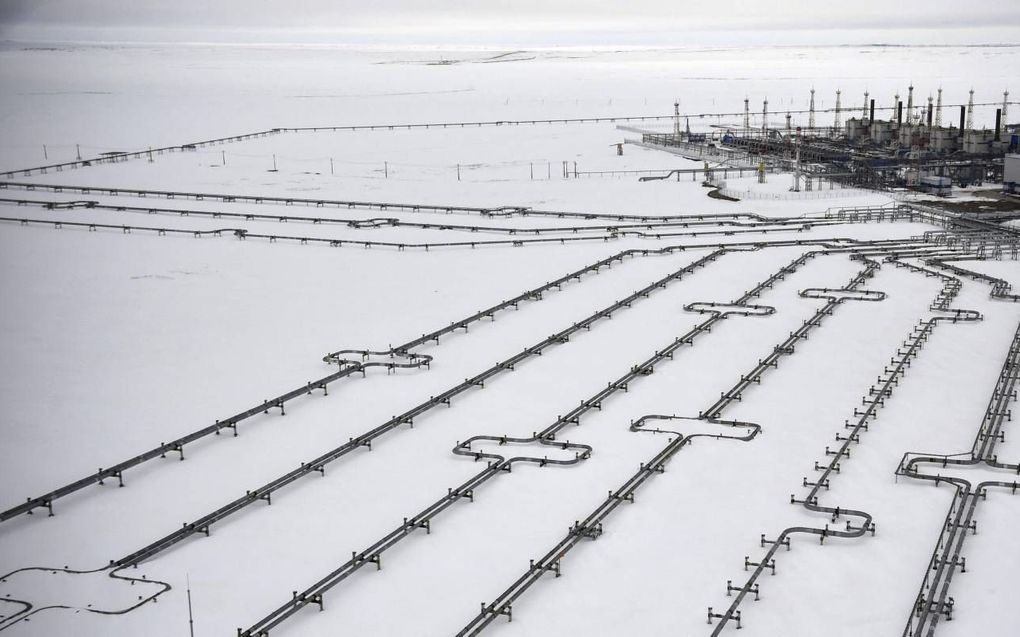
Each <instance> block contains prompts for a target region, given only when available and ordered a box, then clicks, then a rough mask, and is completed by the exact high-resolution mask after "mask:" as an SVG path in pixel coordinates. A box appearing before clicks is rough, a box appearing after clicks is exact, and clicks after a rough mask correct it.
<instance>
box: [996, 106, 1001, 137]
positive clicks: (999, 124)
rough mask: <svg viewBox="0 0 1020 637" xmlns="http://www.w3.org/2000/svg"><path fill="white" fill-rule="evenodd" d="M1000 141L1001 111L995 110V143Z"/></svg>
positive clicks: (999, 109)
mask: <svg viewBox="0 0 1020 637" xmlns="http://www.w3.org/2000/svg"><path fill="white" fill-rule="evenodd" d="M1001 139H1002V109H1001V108H997V109H995V141H1000V140H1001Z"/></svg>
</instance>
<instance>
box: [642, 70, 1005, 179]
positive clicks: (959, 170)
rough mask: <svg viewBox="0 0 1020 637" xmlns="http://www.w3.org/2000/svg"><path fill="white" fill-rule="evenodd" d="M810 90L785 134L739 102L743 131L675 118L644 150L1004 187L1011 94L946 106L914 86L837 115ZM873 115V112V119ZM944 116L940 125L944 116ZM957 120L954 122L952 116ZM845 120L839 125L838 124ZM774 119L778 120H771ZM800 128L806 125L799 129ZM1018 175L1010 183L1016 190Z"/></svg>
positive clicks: (831, 174)
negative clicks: (920, 96)
mask: <svg viewBox="0 0 1020 637" xmlns="http://www.w3.org/2000/svg"><path fill="white" fill-rule="evenodd" d="M814 93H815V92H814V90H813V89H812V91H811V99H810V104H809V108H808V110H807V111H796V112H787V113H786V114H785V115H786V117H785V126H784V127H770V126H769V116H770V115H773V116H774V115H776V114H772V113H769V111H768V100H767V99H766V100H765V101H764V104H763V108H762V111H761V113H755V114H754V115H753V116H752V114H751V112H750V104H749V100H747V99H745V100H744V112H743V125H742V126H739V127H736V126H733V125H728V126H724V125H717V126H715V127H714V128H715V130H714V131H713V132H712V133H708V134H706V133H691V132H690V130H689V127H687V129H686V130H681V127H680V121H679V117H680V116H679V114H678V115H677V121H676V123H675V125H674V131H673V133H672V134H658V133H648V134H645V135H644V136H643V139H642V141H643V142H644V143H646V144H651V145H657V146H666V147H674V148H678V149H679V150H680V151H681V153H683V152H684V151H687V152H689V153H690V154H691V156H692V157H693V158H697V159H710V158H718V160H719V161H724V162H730V163H731V162H734V161H736V162H740V163H746V164H747V165H756V164H758V163H759V162H762V161H764V162H766V163H767V164H769V165H770V166H771V167H774V168H778V169H784V170H793V171H797V172H798V173H803V174H804V175H806V176H807V178H808V179H809V181H808V183H810V179H812V178H814V177H818V178H824V179H829V180H832V181H837V182H841V183H847V184H853V185H858V186H865V187H872V188H911V189H917V190H921V191H924V192H929V193H933V194H938V195H942V196H945V195H948V194H950V193H951V191H952V187H953V186H959V187H967V186H972V185H982V184H984V183H985V182H991V183H999V182H1003V183H1005V182H1009V180H1008V179H1005V177H1004V174H1003V171H1004V164H1005V159H1004V158H1005V157H1006V155H1007V154H1008V153H1016V152H1017V151H1018V150H1020V149H1018V138H1020V124H1012V125H1011V124H1007V123H1006V122H1007V120H1006V117H1007V114H1008V109H1009V106H1010V104H1013V102H1010V101H1009V92H1008V91H1006V92H1004V93H1003V99H1002V102H994V103H983V104H975V102H974V91H970V94H969V99H968V101H967V103H966V104H952V105H949V104H947V105H944V104H943V99H942V98H943V95H942V89H939V90H938V98H937V101H936V100H935V99H934V98H933V97H928V99H927V104H921V103H920V102H919V103H918V104H916V105H915V103H914V87H913V86H911V87H909V90H908V94H907V101H906V103H905V104H904V102H903V101H902V100H900V96H899V95H898V94H897V95H896V96H895V100H894V101H893V102H892V106H887V107H884V108H880V109H876V104H875V100H874V99H869V95H868V93H865V94H864V103H863V106H860V107H857V108H854V109H846V110H844V109H842V108H841V97H842V96H841V93H840V91H837V92H836V106H835V108H832V109H825V110H817V111H816V109H815V95H814ZM977 108H982V109H985V110H983V111H982V113H984V114H985V116H986V117H990V115H991V112H992V109H994V114H995V120H994V121H995V124H994V126H993V127H992V128H977V127H975V126H974V112H975V110H976V109H977ZM876 110H877V111H878V113H876ZM944 111H945V114H946V115H947V117H946V123H945V124H944V123H943V114H944ZM795 113H796V114H797V115H798V116H801V117H802V116H803V115H804V114H806V115H807V116H808V121H807V122H806V124H807V125H806V126H802V125H794V123H793V115H794V114H795ZM821 113H828V114H831V115H830V116H831V117H832V119H831V120H829V121H830V122H831V125H819V124H818V123H817V115H819V114H821ZM950 113H951V114H952V115H953V116H955V115H957V114H958V116H959V117H958V119H956V117H952V120H953V121H949V119H950V115H949V114H950ZM844 116H847V117H846V119H845V120H844V119H843V117H844ZM775 119H779V118H778V117H776V118H775ZM802 123H803V122H802ZM1017 181H1020V180H1018V179H1017V178H1016V177H1015V176H1014V178H1013V181H1012V182H1011V183H1013V184H1014V186H1013V188H1014V189H1016V186H1015V183H1016V182H1017Z"/></svg>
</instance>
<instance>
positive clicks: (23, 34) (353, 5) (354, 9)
mask: <svg viewBox="0 0 1020 637" xmlns="http://www.w3.org/2000/svg"><path fill="white" fill-rule="evenodd" d="M0 38H4V39H30V40H38V39H84V40H129V41H146V40H158V41H165V40H171V41H181V40H184V41H299V42H341V43H359V42H394V43H420V44H424V43H429V44H442V43H447V42H448V43H464V42H468V41H477V42H484V41H490V42H493V43H497V41H505V42H506V43H513V42H520V43H521V44H524V45H527V44H529V43H531V44H539V43H544V44H549V45H556V44H581V45H586V44H587V45H595V44H604V45H614V44H616V45H648V46H667V45H670V44H671V43H672V44H675V45H682V44H685V43H690V44H710V43H712V41H713V40H722V42H721V43H725V44H739V43H741V42H747V43H748V44H784V43H789V44H829V43H844V42H845V43H898V42H903V43H923V44H949V43H974V44H978V43H1005V44H1020V2H1017V1H1015V0H966V1H964V2H961V1H959V0H953V1H947V0H927V1H921V0H898V1H896V2H890V1H888V0H881V1H877V0H850V1H849V2H845V3H844V2H839V3H836V2H833V1H831V0H812V1H807V0H779V1H772V2H770V1H767V0H758V1H748V0H729V1H728V2H725V3H713V2H709V1H706V0H699V1H697V2H692V1H690V0H670V1H666V0H631V1H625V0H622V1H621V0H618V1H612V2H609V1H601V2H600V1H598V0H586V1H582V0H512V1H511V0H473V1H467V0H425V1H419V0H360V1H354V0H289V1H288V0H0Z"/></svg>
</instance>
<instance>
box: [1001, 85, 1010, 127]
mask: <svg viewBox="0 0 1020 637" xmlns="http://www.w3.org/2000/svg"><path fill="white" fill-rule="evenodd" d="M1008 109H1009V91H1003V93H1002V132H1004V133H1005V132H1006V122H1008V121H1009V120H1008V119H1006V112H1007V110H1008Z"/></svg>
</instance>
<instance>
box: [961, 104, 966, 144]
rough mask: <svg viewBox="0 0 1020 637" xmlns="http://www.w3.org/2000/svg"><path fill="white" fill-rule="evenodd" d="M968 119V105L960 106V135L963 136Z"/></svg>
mask: <svg viewBox="0 0 1020 637" xmlns="http://www.w3.org/2000/svg"><path fill="white" fill-rule="evenodd" d="M966 121H967V107H966V106H961V107H960V137H963V127H964V122H966Z"/></svg>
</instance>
